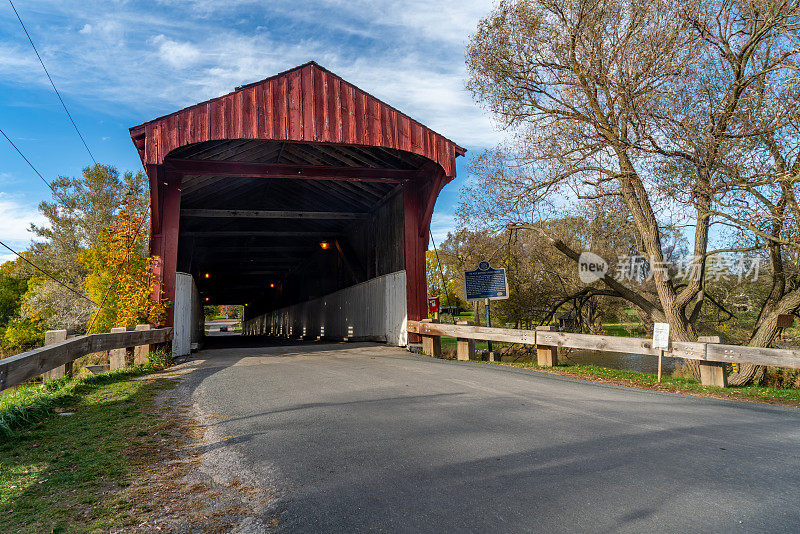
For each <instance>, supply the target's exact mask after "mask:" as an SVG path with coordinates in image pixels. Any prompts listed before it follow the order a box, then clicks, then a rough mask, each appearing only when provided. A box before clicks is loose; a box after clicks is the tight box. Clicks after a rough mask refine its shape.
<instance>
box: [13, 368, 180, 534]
mask: <svg viewBox="0 0 800 534" xmlns="http://www.w3.org/2000/svg"><path fill="white" fill-rule="evenodd" d="M153 370H154V368H153V366H139V367H135V368H128V369H124V370H120V371H114V372H111V373H104V374H100V375H96V376H91V377H88V378H83V379H58V380H54V381H50V382H48V383H45V384H42V385H38V386H26V387H23V388H18V389H16V390H14V391H12V392H10V393H6V394H4V395H2V396H0V417H2V421H3V424H4V425H5V429H6V430H5V434H4V435H3V436H2V437H0V524H2V525H3V527H2V530H3V531H5V532H87V531H106V530H110V529H118V528H125V527H129V526H130V525H131V521H133V517H134V516H135V510H134V508H135V507H134V504H133V503H131V502H130V501H129V500H128V499H126V498H124V493H121V491H122V490H124V488H126V487H127V486H128V485H129V484H130V483H131V478H132V474H133V472H134V471H135V470H136V469H137V466H139V465H140V464H142V463H143V462H146V461H152V459H153V458H155V457H158V456H159V454H161V453H160V451H159V449H160V448H161V447H162V446H163V441H164V438H166V437H168V436H169V433H168V431H169V426H168V425H167V424H165V421H164V419H163V417H161V416H160V415H158V414H157V413H156V412H155V411H154V406H155V397H156V395H157V393H158V392H159V391H161V390H164V389H169V388H172V387H173V384H174V383H173V382H172V381H171V380H168V379H165V378H155V379H153V380H131V379H132V378H133V377H135V376H137V375H143V374H146V373H149V372H151V371H153ZM55 414H58V415H55Z"/></svg>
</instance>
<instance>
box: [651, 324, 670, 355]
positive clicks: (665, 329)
mask: <svg viewBox="0 0 800 534" xmlns="http://www.w3.org/2000/svg"><path fill="white" fill-rule="evenodd" d="M653 348H654V349H661V350H669V323H655V324H654V325H653Z"/></svg>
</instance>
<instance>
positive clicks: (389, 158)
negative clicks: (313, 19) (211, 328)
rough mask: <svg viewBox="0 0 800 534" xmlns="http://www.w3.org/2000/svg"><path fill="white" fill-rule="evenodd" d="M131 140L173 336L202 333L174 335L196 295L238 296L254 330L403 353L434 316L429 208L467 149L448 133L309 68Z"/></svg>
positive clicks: (140, 130) (246, 326) (148, 127)
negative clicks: (143, 177)
mask: <svg viewBox="0 0 800 534" xmlns="http://www.w3.org/2000/svg"><path fill="white" fill-rule="evenodd" d="M131 137H132V139H133V141H134V144H135V146H136V148H137V149H138V150H139V154H140V157H141V158H142V163H143V164H144V167H145V170H146V171H147V174H148V176H149V177H150V184H151V189H150V197H151V198H150V200H151V202H150V206H151V220H152V224H151V239H150V243H151V250H150V254H151V256H152V257H154V258H159V261H158V262H154V264H155V265H157V267H156V268H154V269H153V276H154V282H155V283H158V284H160V285H161V288H162V290H163V291H162V293H161V294H158V292H153V294H152V295H153V298H156V299H164V300H167V301H170V302H172V303H173V304H174V305H173V307H172V308H170V310H169V312H168V317H167V324H168V325H173V326H175V332H176V333H175V335H176V336H178V335H185V334H183V332H194V331H195V330H196V329H195V328H193V327H192V326H191V325H189V326H181V327H180V328H179V323H187V322H188V323H192V321H197V320H198V319H197V315H198V312H197V309H196V308H197V307H196V306H193V304H192V302H193V299H195V298H196V299H197V300H198V301H199V302H205V303H214V304H217V303H231V302H233V303H242V302H245V303H246V304H245V305H244V306H245V308H246V309H245V311H244V319H243V331H245V332H247V333H248V334H253V335H267V334H269V333H270V332H277V333H279V334H280V335H294V334H299V333H300V331H301V329H302V325H305V324H307V325H309V327H308V328H309V331H310V332H313V331H316V330H318V331H319V332H320V337H321V338H324V337H326V336H329V337H330V338H331V339H339V340H341V339H342V338H343V337H346V336H348V337H349V336H352V334H351V332H353V331H355V332H357V333H358V335H359V336H363V337H365V338H369V339H374V340H384V341H386V342H388V343H392V344H395V345H405V344H406V342H407V340H408V334H407V333H406V331H405V329H404V326H403V325H405V324H406V320H408V319H411V320H419V319H422V318H424V317H427V283H426V280H425V253H426V250H427V247H428V234H429V230H430V221H431V215H432V213H433V208H434V205H435V202H436V198H437V196H438V194H439V192H440V191H441V189H442V188H443V187H444V186H445V185H446V184H447V183H449V182H450V181H452V180H453V179H454V178H455V158H456V157H457V156H462V155H463V154H464V152H465V151H464V149H463V148H461V147H459V146H458V145H456V144H455V143H453V142H452V141H450V140H449V139H447V138H445V137H443V136H441V135H440V134H437V133H436V132H434V131H432V130H430V129H429V128H427V127H425V126H423V125H422V124H420V123H418V122H416V121H414V120H413V119H411V118H410V117H408V116H406V115H404V114H403V113H401V112H400V111H398V110H397V109H395V108H393V107H391V106H390V105H388V104H386V103H384V102H381V101H379V100H378V99H376V98H374V97H373V96H371V95H370V94H369V93H367V92H365V91H362V90H361V89H359V88H357V87H355V86H354V85H352V84H350V83H348V82H347V81H345V80H343V79H341V78H340V77H338V76H336V75H335V74H333V73H331V72H329V71H327V70H325V69H323V68H322V67H320V66H319V65H317V64H316V63H308V64H305V65H301V66H299V67H296V68H294V69H291V70H289V71H286V72H284V73H280V74H278V75H276V76H273V77H271V78H267V79H265V80H262V81H260V82H256V83H252V84H249V85H242V86H240V87H238V88H237V89H236V90H235V91H234V92H233V93H230V94H228V95H224V96H222V97H219V98H217V99H214V100H210V101H208V102H201V103H199V104H196V105H194V106H191V107H188V108H186V109H183V110H180V111H177V112H175V113H172V114H170V115H167V116H164V117H160V118H157V119H154V120H152V121H150V122H147V123H144V124H142V125H140V126H137V127H134V128H132V129H131ZM212 274H213V276H212ZM325 302H331V303H332V305H330V306H327V305H326V304H325ZM344 317H348V318H349V319H348V320H347V321H345V319H344ZM351 327H352V329H353V330H351ZM179 333H180V334H179ZM410 335H411V336H415V335H416V334H410ZM303 337H305V332H304V333H303ZM189 345H190V344H189V343H185V344H183V346H189Z"/></svg>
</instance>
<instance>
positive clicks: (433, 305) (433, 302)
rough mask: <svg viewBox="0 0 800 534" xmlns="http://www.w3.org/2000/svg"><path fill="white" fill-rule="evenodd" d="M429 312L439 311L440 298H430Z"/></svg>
mask: <svg viewBox="0 0 800 534" xmlns="http://www.w3.org/2000/svg"><path fill="white" fill-rule="evenodd" d="M428 311H431V312H438V311H439V297H428Z"/></svg>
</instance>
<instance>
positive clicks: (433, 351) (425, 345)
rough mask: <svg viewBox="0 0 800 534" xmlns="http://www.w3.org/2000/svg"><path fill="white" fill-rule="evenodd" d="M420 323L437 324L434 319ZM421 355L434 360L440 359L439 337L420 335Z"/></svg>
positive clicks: (440, 343)
mask: <svg viewBox="0 0 800 534" xmlns="http://www.w3.org/2000/svg"><path fill="white" fill-rule="evenodd" d="M420 322H422V323H438V322H439V321H437V320H435V319H423V320H422V321H420ZM422 353H423V354H427V355H428V356H433V357H434V358H441V357H442V338H441V336H426V335H424V334H423V335H422Z"/></svg>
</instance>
